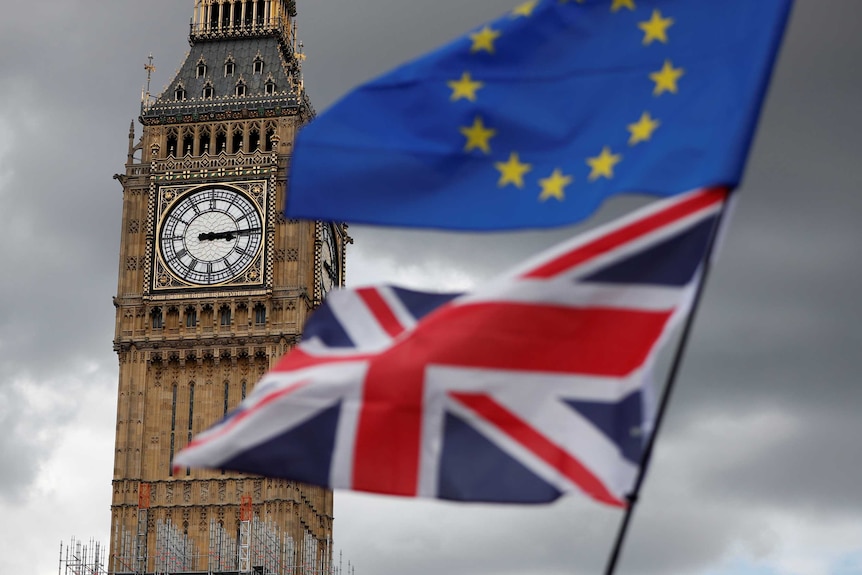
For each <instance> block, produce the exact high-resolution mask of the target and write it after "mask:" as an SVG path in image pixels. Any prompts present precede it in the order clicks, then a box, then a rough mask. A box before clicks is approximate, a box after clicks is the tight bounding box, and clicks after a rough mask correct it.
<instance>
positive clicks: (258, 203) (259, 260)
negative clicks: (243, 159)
mask: <svg viewBox="0 0 862 575" xmlns="http://www.w3.org/2000/svg"><path fill="white" fill-rule="evenodd" d="M212 187H220V188H228V189H233V190H234V191H237V192H239V193H241V194H243V195H244V196H246V197H247V198H248V199H249V200H250V201H251V202H252V204H254V206H255V208H256V209H257V210H258V212H259V214H260V219H261V222H263V225H264V230H267V229H269V226H268V222H269V213H268V209H267V206H268V205H269V182H268V181H267V180H250V181H239V182H207V183H196V184H181V185H161V186H159V187H157V188H156V201H155V206H154V207H155V214H154V216H155V217H154V218H153V219H154V221H155V227H154V228H153V230H152V233H153V241H152V242H151V244H150V245H152V246H153V253H152V262H153V265H152V268H151V270H152V272H151V276H150V281H149V284H150V285H149V287H150V290H151V293H153V294H158V293H161V292H174V291H177V290H196V291H222V290H224V289H232V288H260V287H264V285H265V281H266V277H267V275H266V259H267V257H266V256H267V246H268V242H267V239H266V236H267V234H266V231H264V234H263V236H264V237H263V239H262V241H261V243H260V247H259V248H258V253H257V254H256V255H255V257H254V259H253V260H252V262H251V264H249V266H248V267H247V268H246V269H245V271H244V272H243V273H242V274H241V275H239V276H238V277H235V278H233V279H230V280H227V281H225V282H221V283H217V284H211V285H201V284H196V283H192V282H188V281H185V280H183V279H182V278H180V277H177V276H176V275H175V274H174V273H173V272H172V271H171V270H170V268H169V267H168V266H167V264H166V263H165V260H164V257H163V256H162V250H161V244H160V242H159V230H161V229H162V225H163V224H164V219H165V216H166V214H167V213H168V212H169V211H170V210H171V208H172V207H173V206H174V204H176V203H177V202H179V201H180V200H181V199H182V198H184V197H185V196H187V195H189V194H192V193H194V192H196V191H199V190H203V189H207V188H212Z"/></svg>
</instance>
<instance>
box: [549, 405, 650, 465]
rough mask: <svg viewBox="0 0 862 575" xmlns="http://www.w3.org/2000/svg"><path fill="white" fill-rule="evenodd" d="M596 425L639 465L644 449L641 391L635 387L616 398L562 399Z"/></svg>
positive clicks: (630, 459) (623, 453)
mask: <svg viewBox="0 0 862 575" xmlns="http://www.w3.org/2000/svg"><path fill="white" fill-rule="evenodd" d="M565 403H567V404H568V405H569V406H570V407H571V408H572V409H574V410H575V411H577V412H578V413H580V414H581V415H582V416H583V417H584V418H585V419H587V421H589V422H590V423H592V424H593V426H595V428H596V429H598V430H599V431H601V432H602V433H604V434H605V436H606V437H607V438H608V439H610V440H611V441H613V442H614V443H616V444H617V447H618V448H619V450H620V453H621V454H622V456H623V457H625V458H626V459H628V460H629V461H631V462H632V463H634V464H635V465H640V463H641V458H642V457H643V450H644V447H645V446H644V437H645V435H644V430H643V422H644V415H643V412H644V406H643V393H642V392H641V391H637V392H635V393H632V394H630V395H629V396H628V397H626V398H625V399H623V400H622V401H619V402H614V403H599V402H597V401H578V400H574V399H568V400H566V401H565Z"/></svg>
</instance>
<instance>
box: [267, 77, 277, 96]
mask: <svg viewBox="0 0 862 575" xmlns="http://www.w3.org/2000/svg"><path fill="white" fill-rule="evenodd" d="M275 88H276V86H275V80H273V79H272V78H270V79H269V80H267V81H266V85H265V86H264V91H265V93H266V95H267V96H272V95H273V94H275Z"/></svg>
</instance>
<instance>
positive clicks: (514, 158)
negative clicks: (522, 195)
mask: <svg viewBox="0 0 862 575" xmlns="http://www.w3.org/2000/svg"><path fill="white" fill-rule="evenodd" d="M494 167H495V168H497V170H498V171H499V172H500V181H499V182H497V186H498V187H501V188H503V187H505V186H506V184H513V185H514V186H515V187H516V188H523V187H524V175H525V174H526V173H527V172H529V171H530V170H532V169H533V166H532V165H531V164H522V163H521V159H520V158H518V154H517V153H516V152H512V153H511V154H509V161H508V162H497V163H496V164H494Z"/></svg>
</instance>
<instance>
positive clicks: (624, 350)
mask: <svg viewBox="0 0 862 575" xmlns="http://www.w3.org/2000/svg"><path fill="white" fill-rule="evenodd" d="M725 200H726V192H725V191H724V190H718V189H716V190H711V189H710V190H698V191H695V192H691V193H688V194H685V195H681V196H676V197H674V198H671V199H668V200H664V201H661V202H658V203H655V204H652V205H650V206H647V207H646V208H644V209H642V210H640V211H639V212H636V213H635V214H633V215H630V216H628V217H625V218H623V219H622V220H619V221H617V222H614V223H612V224H610V225H608V226H605V227H603V228H600V229H597V230H594V231H592V232H591V233H589V234H587V235H585V236H583V237H579V238H575V239H574V240H572V241H569V242H567V243H564V244H563V245H560V246H558V247H556V248H554V249H552V250H550V251H549V252H547V253H544V254H542V255H540V256H538V257H537V258H535V259H534V260H533V261H530V262H528V263H526V264H524V265H523V266H520V267H519V268H518V269H516V270H514V271H512V272H511V273H508V274H505V275H504V276H502V277H500V278H498V279H496V280H495V281H493V282H490V283H489V284H488V285H486V286H484V287H483V288H480V289H478V290H476V291H474V292H472V293H469V294H463V295H458V294H431V293H421V292H416V291H409V290H405V289H400V288H396V287H376V288H363V289H353V290H342V291H338V292H335V293H333V294H331V295H330V296H329V297H328V298H327V300H326V302H325V303H324V304H323V305H322V306H321V307H320V308H319V309H318V310H317V311H316V312H315V313H314V314H313V315H312V316H311V318H310V319H309V321H308V323H307V325H306V329H305V331H304V334H303V341H302V343H301V344H300V345H299V346H298V347H297V348H296V349H294V350H293V351H291V352H290V353H288V354H287V355H286V356H285V357H284V358H282V360H281V361H280V362H279V363H278V365H277V366H276V367H275V368H274V369H273V370H272V371H271V372H270V373H268V374H267V375H266V376H265V377H264V378H263V379H262V380H261V381H260V382H259V384H258V385H257V386H256V388H255V390H254V391H253V393H252V394H251V395H250V396H249V397H248V398H247V399H246V400H245V401H244V402H243V403H242V404H241V405H240V407H239V408H238V409H237V410H236V411H235V412H234V413H232V414H231V415H229V416H228V417H227V418H225V419H224V420H223V421H222V422H220V423H219V424H217V425H215V426H214V427H213V428H211V429H209V430H208V431H206V432H205V433H202V434H201V435H200V436H198V437H197V438H196V439H195V441H194V442H192V443H191V444H189V446H188V447H187V448H186V449H184V450H183V451H182V452H180V453H179V454H178V456H177V457H176V459H175V462H174V463H175V465H176V466H177V467H185V466H191V467H211V468H224V469H232V470H236V471H241V472H247V473H254V474H261V475H266V476H271V477H281V478H287V479H293V480H298V481H302V482H307V483H313V484H318V485H324V486H328V487H332V488H345V489H354V490H361V491H369V492H376V493H388V494H395V495H402V496H420V497H437V498H442V499H450V500H461V501H486V502H513V503H539V502H547V501H552V500H554V499H556V498H557V497H559V496H560V495H562V494H565V493H571V492H581V493H585V494H587V495H589V496H590V497H593V498H595V499H596V500H598V501H601V502H604V503H606V504H609V505H615V506H624V505H625V495H626V494H627V492H628V491H629V490H630V489H631V487H632V484H633V481H634V479H635V477H636V474H637V471H638V466H639V463H640V460H641V454H642V451H643V447H644V443H645V439H646V437H647V436H648V433H649V430H650V422H651V416H650V414H651V410H650V409H649V404H650V402H649V401H648V397H649V391H648V390H649V387H650V386H649V385H647V384H646V382H647V381H648V380H649V375H650V371H651V367H652V363H653V360H654V358H655V355H656V354H657V352H658V349H659V346H660V344H661V343H662V341H663V340H664V338H665V337H666V336H667V334H668V333H669V331H670V329H671V328H672V327H673V325H674V324H675V323H676V322H677V321H678V320H679V319H681V318H682V317H684V315H685V314H686V313H687V311H688V309H689V307H690V302H691V300H692V296H693V293H694V289H695V286H696V284H697V282H698V280H699V277H700V270H701V268H702V265H703V261H704V257H705V252H706V249H707V246H708V245H709V241H710V238H711V237H712V235H713V234H714V233H715V229H716V226H717V222H718V221H719V214H720V212H721V210H722V207H723V205H724V202H725Z"/></svg>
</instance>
